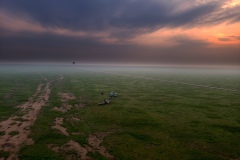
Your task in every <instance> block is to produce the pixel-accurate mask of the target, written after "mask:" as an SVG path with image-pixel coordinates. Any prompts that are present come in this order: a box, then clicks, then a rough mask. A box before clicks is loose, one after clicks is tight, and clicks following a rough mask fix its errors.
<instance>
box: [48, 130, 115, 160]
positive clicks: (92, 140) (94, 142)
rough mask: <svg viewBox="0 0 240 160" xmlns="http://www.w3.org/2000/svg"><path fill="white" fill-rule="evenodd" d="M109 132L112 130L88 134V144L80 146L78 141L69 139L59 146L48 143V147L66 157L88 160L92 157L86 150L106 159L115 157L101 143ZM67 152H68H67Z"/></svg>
mask: <svg viewBox="0 0 240 160" xmlns="http://www.w3.org/2000/svg"><path fill="white" fill-rule="evenodd" d="M111 133H112V132H101V133H95V134H92V135H89V137H88V138H87V141H88V143H89V145H84V146H82V145H80V144H79V143H77V142H75V141H73V140H70V141H68V142H67V143H66V144H64V145H62V146H60V147H59V146H57V145H55V144H49V145H48V147H49V148H51V149H52V150H53V151H54V152H56V153H61V154H62V155H63V156H64V157H65V158H66V159H83V160H90V159H92V158H91V157H89V156H87V153H88V152H93V153H95V152H98V153H99V154H101V155H102V156H104V157H106V158H107V159H115V158H114V156H113V155H111V154H109V153H108V152H107V150H106V148H105V147H104V146H102V145H101V143H102V142H103V139H104V138H105V137H106V136H107V135H109V134H111ZM69 152H70V154H68V153H69Z"/></svg>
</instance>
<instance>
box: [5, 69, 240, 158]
mask: <svg viewBox="0 0 240 160" xmlns="http://www.w3.org/2000/svg"><path fill="white" fill-rule="evenodd" d="M102 71H104V72H105V73H103V72H102ZM110 72H111V73H117V74H127V75H132V76H139V77H140V76H144V77H149V78H152V79H144V78H136V77H131V76H123V75H116V74H110ZM4 74H5V75H6V77H5V79H4V80H2V81H4V84H6V85H4V86H5V87H3V88H5V89H2V91H1V93H2V95H4V94H5V93H6V92H7V91H8V88H11V87H14V86H12V84H8V83H9V82H10V80H11V79H14V75H15V74H12V75H11V76H12V77H11V76H9V75H8V73H4ZM28 74H29V73H28ZM31 74H33V76H32V77H28V78H26V79H24V76H26V75H27V74H25V75H22V76H20V75H18V74H16V75H15V76H16V78H15V79H16V83H19V81H18V79H19V80H20V79H22V82H21V83H23V84H25V83H27V82H29V81H31V78H32V79H33V81H32V83H31V84H30V86H31V87H30V86H29V88H26V91H22V92H26V93H22V92H20V93H19V96H14V94H13V95H12V96H11V98H9V100H8V99H7V100H6V102H4V103H5V104H7V102H8V101H10V103H9V104H10V106H9V107H7V106H6V105H3V107H2V105H1V107H0V108H2V110H6V111H5V112H4V113H1V112H0V113H1V114H0V118H1V119H6V117H7V116H9V115H11V114H13V113H14V111H15V109H14V106H15V105H16V104H19V103H22V102H21V100H20V101H19V98H20V97H21V96H22V95H24V96H25V97H26V98H25V100H26V99H27V98H28V96H30V95H31V94H33V93H34V91H35V90H36V88H37V85H38V83H39V82H41V81H42V80H41V76H44V77H46V78H47V79H49V80H54V79H57V78H58V77H59V74H62V75H63V76H64V79H63V80H60V81H55V82H54V83H52V84H51V94H50V98H49V101H48V103H47V105H46V106H44V107H42V109H41V111H40V113H39V115H38V118H37V120H36V122H35V124H34V125H33V126H32V127H31V131H32V133H31V135H30V137H31V138H33V140H34V142H35V144H34V145H32V146H25V147H24V148H22V149H21V151H20V158H21V159H41V158H46V157H48V158H50V159H58V158H63V159H64V156H65V154H62V155H61V154H60V155H57V154H56V153H54V152H53V151H52V150H51V149H49V148H48V147H47V146H48V144H56V145H57V146H61V145H63V144H65V143H67V142H68V141H69V140H74V141H76V142H78V143H79V144H81V145H86V144H87V140H86V138H87V137H88V135H89V134H93V133H98V132H109V131H112V133H111V134H109V135H108V136H106V137H105V138H104V141H103V143H102V145H104V146H105V147H106V148H107V151H108V152H109V153H110V154H112V155H114V156H115V158H116V159H237V158H239V157H240V149H239V143H240V117H239V115H240V109H239V106H240V101H239V99H240V94H239V92H231V91H225V90H216V89H210V88H201V87H196V86H191V85H183V84H176V83H170V82H167V81H162V80H170V81H179V82H186V83H192V84H201V85H207V86H215V87H221V88H228V89H235V90H236V89H238V90H239V88H240V84H239V80H240V74H239V72H238V71H237V70H234V69H232V70H230V69H229V70H222V71H221V70H219V69H215V70H214V69H209V70H203V69H175V68H148V67H145V68H141V67H130V68H127V67H111V68H107V67H103V68H95V67H84V66H80V67H79V66H74V67H70V66H68V67H67V66H65V67H64V68H58V69H56V70H54V71H53V69H52V70H50V71H45V70H43V71H40V73H39V75H35V74H34V73H31ZM19 76H20V77H19ZM21 77H22V78H21ZM7 84H8V85H7ZM27 90H28V91H27ZM102 91H103V92H104V95H101V94H100V93H101V92H102ZM112 91H113V92H115V91H116V92H118V97H116V98H113V99H110V101H111V103H110V104H109V105H105V106H98V103H99V102H100V101H102V100H103V99H104V98H107V97H108V94H109V93H110V92H112ZM59 92H62V93H71V94H73V95H74V96H75V97H76V99H75V100H69V101H68V104H69V105H75V104H79V103H82V104H84V105H85V107H84V108H81V109H77V108H72V109H70V110H69V111H68V112H66V113H62V112H58V111H54V110H52V109H53V108H54V107H56V106H58V107H60V106H61V105H62V102H61V97H60V96H59V95H58V93H59ZM27 95H28V96H27ZM10 99H11V100H10ZM20 99H22V98H20ZM13 102H14V103H13ZM1 103H3V102H1ZM0 110H1V109H0ZM8 110H9V111H8ZM10 113H11V114H10ZM72 116H74V117H76V118H78V119H79V121H73V120H71V118H70V117H72ZM56 117H63V118H64V123H63V125H62V126H64V127H65V128H66V129H67V132H68V133H69V134H70V135H69V136H65V135H62V134H60V133H59V132H57V131H56V130H53V129H52V128H51V126H52V125H53V123H54V121H55V118H56ZM78 132H79V133H81V134H80V135H73V134H71V133H78ZM66 154H67V153H66ZM69 154H71V153H69ZM44 156H45V157H44ZM88 156H90V157H92V158H94V159H104V157H102V156H101V155H100V154H99V153H98V152H96V153H93V152H89V153H88Z"/></svg>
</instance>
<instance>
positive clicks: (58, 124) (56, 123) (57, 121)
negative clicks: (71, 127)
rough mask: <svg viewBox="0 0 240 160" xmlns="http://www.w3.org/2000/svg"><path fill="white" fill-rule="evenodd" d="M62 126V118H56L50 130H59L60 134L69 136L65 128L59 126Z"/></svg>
mask: <svg viewBox="0 0 240 160" xmlns="http://www.w3.org/2000/svg"><path fill="white" fill-rule="evenodd" d="M62 124H63V118H56V119H55V125H54V126H52V128H53V129H57V130H59V131H60V132H61V133H62V134H64V135H66V136H69V134H68V132H67V131H66V128H64V127H62V126H61V125H62Z"/></svg>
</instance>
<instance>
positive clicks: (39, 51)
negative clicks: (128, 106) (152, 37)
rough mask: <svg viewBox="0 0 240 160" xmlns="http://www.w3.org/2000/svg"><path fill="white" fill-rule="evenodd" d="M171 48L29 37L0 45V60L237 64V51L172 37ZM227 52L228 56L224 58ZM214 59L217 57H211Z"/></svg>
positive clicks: (8, 40) (47, 36)
mask: <svg viewBox="0 0 240 160" xmlns="http://www.w3.org/2000/svg"><path fill="white" fill-rule="evenodd" d="M174 39H175V40H176V41H177V42H178V45H176V46H173V47H157V46H155V47H148V46H139V45H133V44H131V45H127V44H122V45H119V44H118V45H117V44H106V43H101V42H99V41H97V40H96V41H94V40H92V39H88V38H79V37H74V38H73V37H64V38H63V37H62V36H56V35H53V34H40V35H39V34H29V33H26V36H25V37H11V38H5V39H4V40H2V41H1V44H2V45H3V46H4V47H3V48H1V54H0V59H1V60H3V61H7V60H9V59H10V60H13V61H14V60H16V61H19V60H22V61H70V62H71V61H77V62H106V61H108V62H112V63H114V62H119V63H121V62H129V63H193V64H197V63H201V64H202V63H206V64H207V63H211V64H213V63H216V64H217V63H221V64H223V63H229V64H238V62H239V61H240V55H239V47H238V48H237V47H222V48H221V49H216V48H208V47H207V46H208V43H206V42H204V41H200V40H194V39H192V38H189V37H183V36H181V37H174ZM225 52H228V54H224V53H225ZM216 54H217V55H218V56H217V57H216V56H215V55H216Z"/></svg>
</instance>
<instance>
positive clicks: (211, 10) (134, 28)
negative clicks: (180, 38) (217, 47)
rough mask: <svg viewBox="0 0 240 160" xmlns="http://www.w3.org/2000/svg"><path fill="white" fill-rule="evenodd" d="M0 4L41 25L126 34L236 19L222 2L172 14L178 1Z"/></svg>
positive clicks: (25, 0)
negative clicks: (222, 6) (112, 29)
mask: <svg viewBox="0 0 240 160" xmlns="http://www.w3.org/2000/svg"><path fill="white" fill-rule="evenodd" d="M173 2H174V1H173ZM183 2H184V1H183ZM190 2H193V1H190ZM0 3H1V7H0V8H1V9H5V10H8V11H10V12H15V13H16V14H18V13H24V14H26V15H28V16H30V17H32V18H33V19H34V20H36V21H38V22H39V23H40V24H41V25H42V26H45V27H60V28H68V29H72V30H82V31H100V30H107V29H109V28H115V29H116V28H121V29H123V28H124V29H125V31H126V33H129V34H130V33H136V32H138V31H139V30H140V31H141V32H142V31H143V29H144V30H145V31H152V30H155V29H159V28H161V27H195V26H196V25H211V24H213V23H220V22H222V21H232V22H236V21H239V15H240V14H239V8H237V7H236V8H235V9H231V10H228V9H221V8H220V6H221V5H222V1H218V2H216V1H215V2H209V3H203V4H198V5H195V6H192V7H191V8H187V9H183V10H182V11H179V12H176V13H174V11H175V10H177V9H178V8H179V6H180V3H181V1H176V3H172V2H168V1H165V0H159V1H153V0H121V1H119V0H100V1H86V0H71V1H67V0H51V1H49V0H34V1H32V0H23V1H19V0H10V1H9V0H1V2H0ZM185 3H186V2H185ZM129 34H126V35H129Z"/></svg>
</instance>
